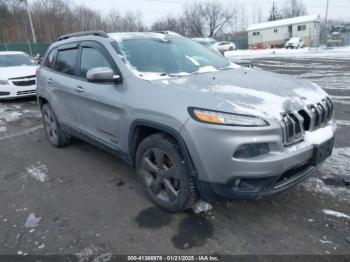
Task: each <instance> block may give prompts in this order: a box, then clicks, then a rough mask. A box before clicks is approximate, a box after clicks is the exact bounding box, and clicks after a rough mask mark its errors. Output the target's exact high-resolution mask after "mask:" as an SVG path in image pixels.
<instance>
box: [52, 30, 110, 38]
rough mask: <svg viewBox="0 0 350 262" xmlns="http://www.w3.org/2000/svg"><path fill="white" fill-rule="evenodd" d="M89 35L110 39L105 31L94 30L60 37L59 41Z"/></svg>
mask: <svg viewBox="0 0 350 262" xmlns="http://www.w3.org/2000/svg"><path fill="white" fill-rule="evenodd" d="M87 35H95V36H101V37H104V38H108V37H109V36H108V35H107V34H106V32H104V31H100V30H93V31H85V32H77V33H72V34H66V35H62V36H60V37H59V38H58V39H57V41H61V40H65V39H68V38H71V37H79V36H87Z"/></svg>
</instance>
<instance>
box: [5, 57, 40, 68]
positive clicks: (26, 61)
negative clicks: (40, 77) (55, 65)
mask: <svg viewBox="0 0 350 262" xmlns="http://www.w3.org/2000/svg"><path fill="white" fill-rule="evenodd" d="M34 65H35V62H34V60H33V59H32V58H31V57H30V56H29V55H26V54H13V55H0V67H9V66H34Z"/></svg>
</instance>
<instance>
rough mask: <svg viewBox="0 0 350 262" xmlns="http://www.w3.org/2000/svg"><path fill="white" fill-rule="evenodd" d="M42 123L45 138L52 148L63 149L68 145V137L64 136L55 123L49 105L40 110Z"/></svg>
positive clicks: (55, 120)
mask: <svg viewBox="0 0 350 262" xmlns="http://www.w3.org/2000/svg"><path fill="white" fill-rule="evenodd" d="M41 114H42V121H43V125H44V129H45V133H46V137H47V139H48V140H49V142H50V144H51V145H53V146H54V147H63V146H66V145H68V144H69V143H70V137H69V136H68V135H66V134H65V133H64V132H63V131H62V129H61V127H60V124H59V123H58V121H57V118H56V116H55V114H54V112H53V110H52V108H51V107H50V105H49V104H45V105H44V106H43V108H42V110H41Z"/></svg>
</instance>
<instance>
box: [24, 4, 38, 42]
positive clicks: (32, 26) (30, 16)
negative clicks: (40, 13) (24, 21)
mask: <svg viewBox="0 0 350 262" xmlns="http://www.w3.org/2000/svg"><path fill="white" fill-rule="evenodd" d="M25 5H26V10H27V14H28V18H29V24H30V29H31V31H32V37H33V42H34V44H36V37H35V30H34V25H33V20H32V15H31V13H30V10H29V5H28V1H25Z"/></svg>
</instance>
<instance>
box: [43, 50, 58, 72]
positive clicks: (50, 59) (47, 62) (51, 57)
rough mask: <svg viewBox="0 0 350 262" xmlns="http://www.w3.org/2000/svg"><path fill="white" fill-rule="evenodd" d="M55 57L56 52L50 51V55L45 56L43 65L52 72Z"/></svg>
mask: <svg viewBox="0 0 350 262" xmlns="http://www.w3.org/2000/svg"><path fill="white" fill-rule="evenodd" d="M56 55H57V50H56V49H53V50H51V52H50V54H49V55H48V56H47V58H46V60H45V64H44V65H45V66H46V67H48V68H50V69H52V70H55V61H56Z"/></svg>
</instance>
